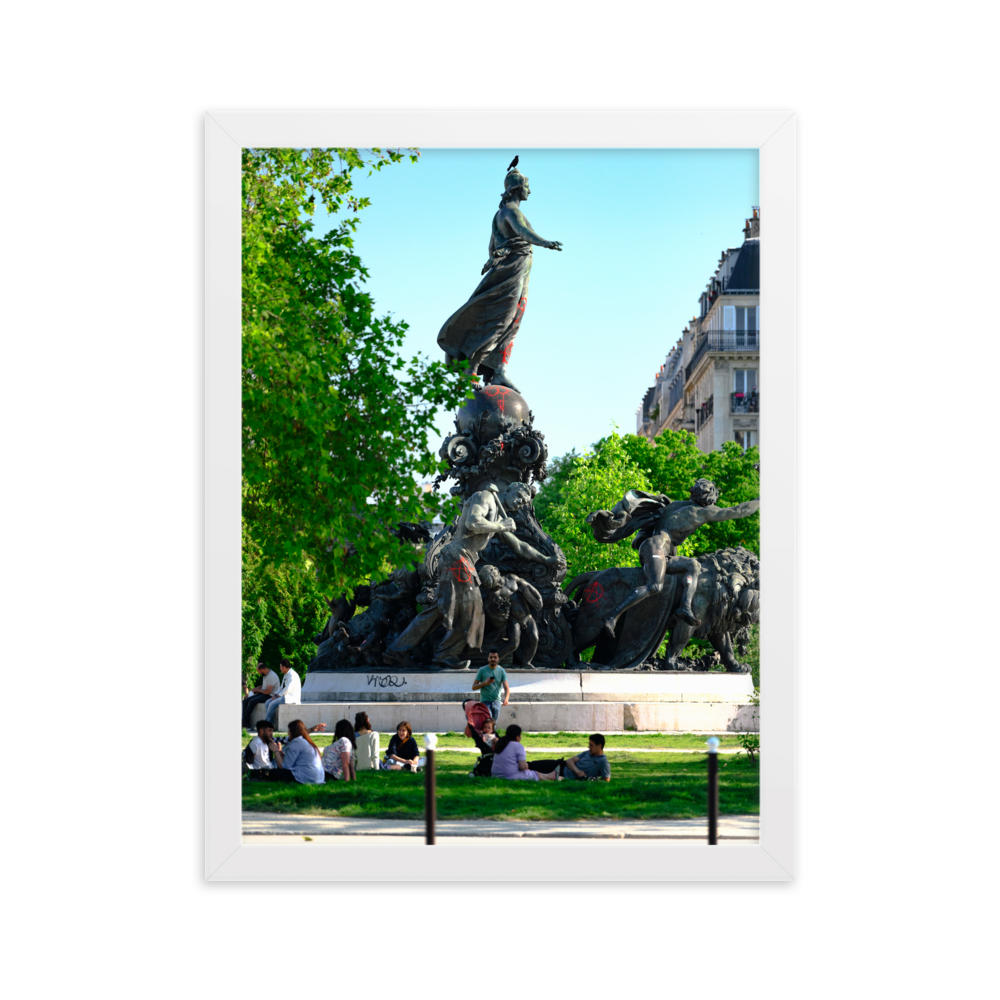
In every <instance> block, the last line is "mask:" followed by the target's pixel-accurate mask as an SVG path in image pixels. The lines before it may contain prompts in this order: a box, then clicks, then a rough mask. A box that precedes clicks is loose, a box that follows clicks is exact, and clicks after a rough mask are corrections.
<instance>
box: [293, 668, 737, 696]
mask: <svg viewBox="0 0 1000 1000" xmlns="http://www.w3.org/2000/svg"><path fill="white" fill-rule="evenodd" d="M475 677H476V673H475V671H473V670H441V671H433V672H430V671H419V672H418V671H398V672H396V671H390V670H373V671H370V672H359V671H350V672H348V671H343V672H321V673H310V674H307V675H306V680H305V684H304V685H303V686H302V701H303V703H307V704H311V703H317V702H352V703H353V702H397V703H419V702H457V703H461V702H462V701H464V700H465V699H466V698H477V697H478V695H477V694H476V693H474V692H473V691H472V684H473V681H474V680H475ZM507 682H508V684H509V685H510V700H511V702H517V703H519V704H521V703H524V702H571V701H581V702H695V703H699V704H701V703H704V702H720V703H727V704H728V703H738V704H740V703H748V702H749V701H750V698H752V697H753V680H752V679H751V677H750V675H749V674H727V673H720V672H714V671H707V672H700V673H681V672H670V671H649V670H645V671H643V670H615V671H596V670H595V671H589V670H558V671H555V670H553V671H542V670H508V671H507Z"/></svg>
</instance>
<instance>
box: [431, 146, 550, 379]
mask: <svg viewBox="0 0 1000 1000" xmlns="http://www.w3.org/2000/svg"><path fill="white" fill-rule="evenodd" d="M517 160H518V158H517V157H514V160H513V162H512V163H511V166H510V169H509V170H508V173H507V176H506V177H505V178H504V184H503V186H504V193H503V196H502V197H501V199H500V209H499V211H498V212H497V213H496V215H494V216H493V225H492V228H491V231H490V259H489V260H488V261H487V262H486V263H485V264H484V265H483V270H482V273H483V274H484V275H485V277H484V278H483V280H482V281H480V282H479V285H478V286H477V288H476V290H475V291H474V292H473V293H472V297H471V298H470V299H469V301H468V302H466V303H465V305H464V306H462V307H461V308H460V309H459V310H458V311H457V312H455V313H453V314H452V315H451V316H450V317H449V318H448V319H447V320H446V322H445V324H444V326H442V327H441V331H440V333H438V339H437V340H438V346H439V347H440V348H441V349H442V350H443V351H444V353H445V354H446V355H447V357H448V359H449V360H454V361H468V362H469V372H470V373H471V374H473V375H476V374H481V375H482V376H483V378H484V380H485V381H486V382H487V383H489V384H490V385H501V386H507V388H509V389H513V390H514V391H515V392H517V391H518V389H517V386H515V385H514V383H513V382H511V381H510V380H509V379H508V378H507V362H508V361H509V360H510V352H511V350H512V349H513V347H514V338H515V337H516V336H517V331H518V328H519V327H520V325H521V317H522V316H523V315H524V308H525V306H526V305H527V302H528V278H529V276H530V274H531V254H532V249H531V248H532V246H539V247H545V248H546V249H547V250H562V244H561V243H559V242H558V241H556V240H546V239H543V238H542V237H541V236H539V235H538V233H536V232H535V231H534V229H532V228H531V223H530V222H528V220H527V219H526V218H525V217H524V215H523V214H522V212H521V207H520V206H521V202H523V201H527V199H528V195H529V194H531V188H530V187H529V186H528V178H527V177H525V176H524V175H523V174H522V173H520V172H519V171H518V170H517Z"/></svg>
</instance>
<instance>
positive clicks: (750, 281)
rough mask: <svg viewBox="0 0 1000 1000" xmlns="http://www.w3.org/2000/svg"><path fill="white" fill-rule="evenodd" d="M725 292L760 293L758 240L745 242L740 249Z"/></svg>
mask: <svg viewBox="0 0 1000 1000" xmlns="http://www.w3.org/2000/svg"><path fill="white" fill-rule="evenodd" d="M726 291H727V292H729V291H744V292H759V291H760V240H758V239H754V240H747V241H746V242H745V243H744V244H743V246H742V247H741V248H740V255H739V257H737V258H736V266H735V267H734V268H733V273H732V274H731V275H730V276H729V281H728V283H727V284H726Z"/></svg>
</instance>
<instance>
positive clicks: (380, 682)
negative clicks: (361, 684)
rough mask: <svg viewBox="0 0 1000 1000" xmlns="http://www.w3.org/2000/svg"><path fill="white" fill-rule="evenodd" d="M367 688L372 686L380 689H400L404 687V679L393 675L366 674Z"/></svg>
mask: <svg viewBox="0 0 1000 1000" xmlns="http://www.w3.org/2000/svg"><path fill="white" fill-rule="evenodd" d="M367 679H368V686H369V687H371V686H372V685H373V684H374V685H375V687H380V688H401V687H406V678H405V677H397V676H396V675H395V674H368V675H367Z"/></svg>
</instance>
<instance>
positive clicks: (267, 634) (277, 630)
mask: <svg viewBox="0 0 1000 1000" xmlns="http://www.w3.org/2000/svg"><path fill="white" fill-rule="evenodd" d="M328 615H329V610H328V608H327V605H326V602H325V601H324V599H323V595H322V594H321V593H320V590H319V583H318V581H317V579H316V573H315V571H314V569H313V567H312V565H311V564H310V562H309V559H308V557H306V556H300V557H299V559H298V560H297V561H289V562H286V563H283V564H282V565H280V566H275V565H272V564H268V563H266V562H265V561H263V560H262V559H261V557H260V550H259V548H258V547H257V546H256V545H255V544H254V542H253V539H252V538H250V537H249V535H248V533H247V531H246V529H245V528H244V532H243V677H244V679H245V680H247V681H248V682H249V684H250V686H251V687H253V686H254V684H256V683H257V679H256V678H257V671H256V667H257V664H258V663H259V662H260V661H262V660H263V661H264V662H265V663H267V665H268V666H269V667H271V668H272V669H273V670H275V671H277V667H278V660H280V659H281V658H282V657H288V659H290V660H291V661H292V667H293V669H295V670H297V671H298V672H299V675H300V676H304V675H305V670H306V667H307V666H308V664H309V661H310V660H311V659H312V658H313V656H315V655H316V646H315V644H314V643H313V636H314V635H316V633H317V632H319V631H321V630H322V629H323V626H324V625H325V624H326V619H327V617H328Z"/></svg>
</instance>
